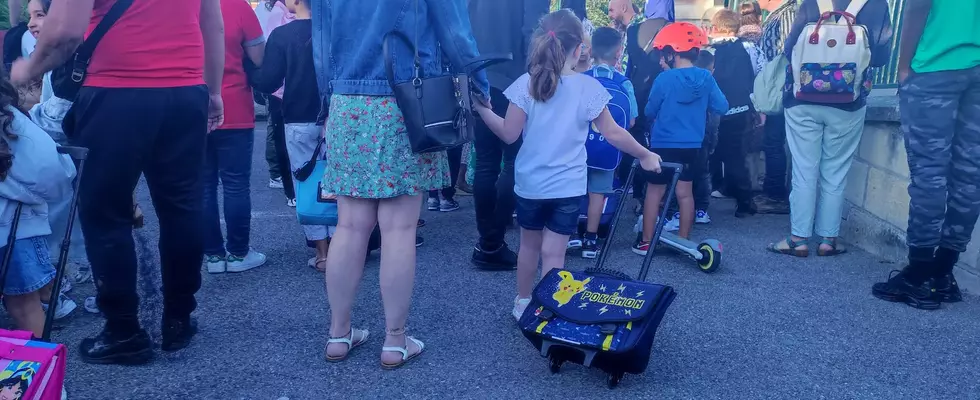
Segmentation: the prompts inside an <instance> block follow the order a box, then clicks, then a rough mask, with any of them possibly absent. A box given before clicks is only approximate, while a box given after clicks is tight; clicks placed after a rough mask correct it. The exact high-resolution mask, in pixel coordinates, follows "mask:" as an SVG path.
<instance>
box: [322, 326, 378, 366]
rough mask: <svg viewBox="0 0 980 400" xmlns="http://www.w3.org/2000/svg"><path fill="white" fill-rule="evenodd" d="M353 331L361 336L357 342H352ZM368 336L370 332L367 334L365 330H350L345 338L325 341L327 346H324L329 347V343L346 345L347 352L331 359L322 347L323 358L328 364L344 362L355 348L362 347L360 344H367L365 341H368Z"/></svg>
mask: <svg viewBox="0 0 980 400" xmlns="http://www.w3.org/2000/svg"><path fill="white" fill-rule="evenodd" d="M354 331H357V332H358V333H360V334H362V336H361V338H360V340H357V341H355V340H354ZM369 334H370V332H368V331H367V329H354V328H351V330H350V332H348V333H347V336H346V337H339V338H330V339H327V345H326V346H330V344H331V343H343V344H346V345H347V352H346V353H344V355H342V356H335V357H331V356H330V354H328V353H327V348H326V346H324V348H323V354H324V357H325V358H326V359H327V361H330V362H339V361H344V360H346V359H347V356H349V355H350V352H351V351H352V350H354V348H355V347H357V346H360V345H362V344H364V343H366V342H367V339H368V335H369Z"/></svg>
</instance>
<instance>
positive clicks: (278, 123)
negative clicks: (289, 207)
mask: <svg viewBox="0 0 980 400" xmlns="http://www.w3.org/2000/svg"><path fill="white" fill-rule="evenodd" d="M267 104H268V105H269V133H270V134H271V135H272V144H273V147H275V150H274V151H275V156H276V168H278V169H279V176H280V177H282V189H283V191H284V192H285V193H286V198H287V199H295V198H296V191H295V189H294V187H293V174H292V171H290V170H289V154H288V153H286V122H285V121H284V120H283V119H282V100H280V99H279V98H278V97H276V96H272V95H270V96H269V100H268V103H267ZM266 154H268V151H266Z"/></svg>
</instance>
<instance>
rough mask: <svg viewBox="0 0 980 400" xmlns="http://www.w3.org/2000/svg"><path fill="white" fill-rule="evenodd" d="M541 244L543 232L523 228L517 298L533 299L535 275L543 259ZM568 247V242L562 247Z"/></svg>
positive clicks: (519, 252)
mask: <svg viewBox="0 0 980 400" xmlns="http://www.w3.org/2000/svg"><path fill="white" fill-rule="evenodd" d="M541 242H542V231H532V230H527V229H524V228H521V247H520V248H519V249H518V251H517V296H518V297H520V298H522V299H527V298H530V297H531V289H532V288H533V286H534V275H535V273H537V272H538V260H540V259H541ZM567 245H568V241H567V240H566V241H565V244H563V245H562V246H567ZM562 249H564V247H562ZM562 251H563V252H564V250H562Z"/></svg>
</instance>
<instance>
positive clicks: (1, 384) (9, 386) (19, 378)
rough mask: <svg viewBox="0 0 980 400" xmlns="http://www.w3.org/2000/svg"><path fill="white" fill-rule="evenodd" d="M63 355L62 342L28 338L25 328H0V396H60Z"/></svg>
mask: <svg viewBox="0 0 980 400" xmlns="http://www.w3.org/2000/svg"><path fill="white" fill-rule="evenodd" d="M66 356H67V350H65V346H64V345H61V344H57V343H47V342H41V341H36V340H31V333H30V332H27V331H8V330H3V329H0V398H4V399H16V400H20V399H24V400H59V399H61V391H62V388H63V387H64V384H65V365H66Z"/></svg>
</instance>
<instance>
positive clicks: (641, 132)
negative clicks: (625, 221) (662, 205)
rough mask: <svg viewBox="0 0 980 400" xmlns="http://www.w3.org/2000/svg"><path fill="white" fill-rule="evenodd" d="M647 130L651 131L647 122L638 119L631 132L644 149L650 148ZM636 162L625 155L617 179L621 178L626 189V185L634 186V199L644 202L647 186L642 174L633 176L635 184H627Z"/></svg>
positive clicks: (617, 170) (617, 172)
mask: <svg viewBox="0 0 980 400" xmlns="http://www.w3.org/2000/svg"><path fill="white" fill-rule="evenodd" d="M647 129H649V127H648V126H647V125H646V122H642V121H640V119H639V118H637V120H636V124H635V125H633V127H632V128H630V130H629V132H630V135H631V136H633V139H636V141H637V142H639V143H640V144H642V145H643V146H644V147H650V146H649V143H647V133H646V131H647ZM635 160H636V158H634V157H633V156H631V155H629V154H626V153H623V159H622V160H621V161H620V163H619V168H617V169H616V177H617V178H619V181H620V182H622V185H623V186H624V187H625V186H626V185H631V186H632V188H633V198H634V199H641V200H642V199H643V198H644V197H645V195H646V189H647V184H646V182H645V181H644V180H643V178H641V177H640V174H635V175H634V176H633V182H626V179H628V178H629V174H630V169H632V168H633V161H635Z"/></svg>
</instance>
